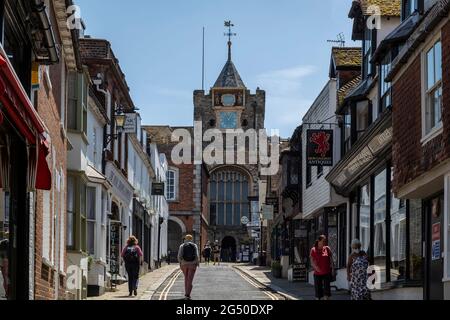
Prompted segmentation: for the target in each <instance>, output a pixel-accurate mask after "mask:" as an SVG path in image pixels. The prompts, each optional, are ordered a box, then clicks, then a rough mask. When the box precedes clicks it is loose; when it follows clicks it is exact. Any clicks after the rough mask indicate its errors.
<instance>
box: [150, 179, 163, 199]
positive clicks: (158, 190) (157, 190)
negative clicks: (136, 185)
mask: <svg viewBox="0 0 450 320" xmlns="http://www.w3.org/2000/svg"><path fill="white" fill-rule="evenodd" d="M163 195H164V182H153V183H152V196H163Z"/></svg>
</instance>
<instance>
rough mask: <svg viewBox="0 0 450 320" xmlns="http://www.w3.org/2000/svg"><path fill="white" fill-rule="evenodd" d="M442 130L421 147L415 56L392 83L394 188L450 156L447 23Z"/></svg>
mask: <svg viewBox="0 0 450 320" xmlns="http://www.w3.org/2000/svg"><path fill="white" fill-rule="evenodd" d="M442 57H443V63H442V64H443V79H442V81H443V106H444V107H443V126H444V132H443V134H442V135H440V136H437V137H436V138H434V139H433V140H431V141H430V142H428V143H427V144H425V145H424V146H423V145H422V143H421V139H422V109H421V104H422V100H421V99H422V98H421V62H420V56H418V57H416V58H415V59H414V61H413V62H412V64H411V65H409V66H408V68H407V70H405V72H404V73H403V74H402V75H401V76H400V77H399V78H398V79H397V81H396V82H395V83H394V84H393V97H392V101H393V118H392V121H393V129H394V131H393V150H392V152H393V165H394V174H395V176H394V191H395V192H397V191H398V190H399V189H400V188H402V187H403V186H404V185H406V184H408V183H409V182H411V181H413V180H414V179H416V178H417V177H419V176H420V175H422V174H424V173H425V172H427V171H429V170H431V169H433V168H434V167H435V166H436V165H438V164H439V163H441V162H442V161H444V160H445V159H448V158H449V157H450V109H449V108H447V107H446V106H448V105H449V104H450V74H449V69H450V23H447V24H446V25H445V26H444V27H443V29H442Z"/></svg>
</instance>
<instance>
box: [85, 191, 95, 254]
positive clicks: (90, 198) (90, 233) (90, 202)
mask: <svg viewBox="0 0 450 320" xmlns="http://www.w3.org/2000/svg"><path fill="white" fill-rule="evenodd" d="M95 198H96V189H95V188H92V187H89V188H87V250H88V253H89V254H90V255H94V254H95V235H96V223H95V222H96V217H95V214H96V210H95V209H96V199H95Z"/></svg>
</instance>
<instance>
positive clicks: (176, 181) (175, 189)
mask: <svg viewBox="0 0 450 320" xmlns="http://www.w3.org/2000/svg"><path fill="white" fill-rule="evenodd" d="M169 172H173V173H174V182H173V183H174V188H173V189H174V190H173V191H174V197H173V198H169V195H168V192H167V187H168V186H169V181H168V179H167V178H166V184H167V186H166V199H167V201H169V202H170V201H177V200H178V186H179V170H178V169H177V168H172V167H170V168H169V169H168V170H167V173H169Z"/></svg>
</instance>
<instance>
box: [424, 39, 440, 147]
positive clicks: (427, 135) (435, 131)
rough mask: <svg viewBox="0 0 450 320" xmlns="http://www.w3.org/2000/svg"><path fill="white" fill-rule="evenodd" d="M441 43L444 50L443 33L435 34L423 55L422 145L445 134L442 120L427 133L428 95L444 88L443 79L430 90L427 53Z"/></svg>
mask: <svg viewBox="0 0 450 320" xmlns="http://www.w3.org/2000/svg"><path fill="white" fill-rule="evenodd" d="M439 41H441V48H442V37H441V32H440V30H439V32H438V33H437V34H435V35H434V36H433V38H432V39H431V40H430V41H429V42H428V43H427V45H426V46H425V47H424V49H423V50H422V53H421V73H422V75H421V91H422V107H421V109H422V140H421V142H422V145H425V144H427V143H428V142H429V141H431V140H432V139H434V138H435V137H437V136H439V135H440V134H442V132H443V123H442V119H441V122H439V123H437V124H436V125H435V126H434V127H433V128H431V129H430V131H429V132H427V103H428V102H427V98H428V93H429V92H431V91H434V90H435V89H436V88H437V87H438V86H439V85H440V86H441V87H442V78H441V80H440V81H438V82H436V83H435V85H434V86H433V87H432V88H431V89H428V88H427V87H428V59H427V53H428V51H429V50H430V49H432V48H433V47H434V46H435V45H436V43H437V42H439ZM441 60H442V54H441Z"/></svg>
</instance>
